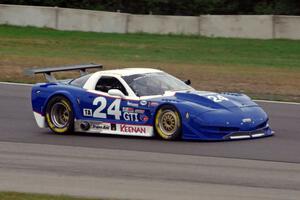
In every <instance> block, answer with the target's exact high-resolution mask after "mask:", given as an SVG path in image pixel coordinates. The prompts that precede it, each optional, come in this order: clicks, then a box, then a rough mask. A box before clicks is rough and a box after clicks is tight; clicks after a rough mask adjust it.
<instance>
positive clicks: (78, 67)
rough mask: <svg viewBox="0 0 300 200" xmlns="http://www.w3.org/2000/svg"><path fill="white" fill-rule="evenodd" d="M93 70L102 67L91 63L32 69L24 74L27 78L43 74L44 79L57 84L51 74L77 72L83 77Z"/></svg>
mask: <svg viewBox="0 0 300 200" xmlns="http://www.w3.org/2000/svg"><path fill="white" fill-rule="evenodd" d="M95 68H100V69H102V68H103V66H102V65H98V64H93V63H92V64H83V65H70V66H60V67H46V68H34V69H29V70H27V71H26V72H25V74H26V75H29V76H34V75H35V74H44V76H45V78H46V79H47V80H48V81H49V82H57V79H56V78H55V77H54V76H53V75H52V73H53V72H64V71H73V70H79V71H80V74H81V75H85V74H86V70H87V69H95Z"/></svg>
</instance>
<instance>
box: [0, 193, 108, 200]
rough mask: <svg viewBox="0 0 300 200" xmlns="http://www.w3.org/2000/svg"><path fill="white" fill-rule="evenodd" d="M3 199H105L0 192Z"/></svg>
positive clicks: (0, 197)
mask: <svg viewBox="0 0 300 200" xmlns="http://www.w3.org/2000/svg"><path fill="white" fill-rule="evenodd" d="M0 199H1V200H104V199H90V198H79V197H70V196H62V195H61V196H54V195H44V194H30V193H17V192H0Z"/></svg>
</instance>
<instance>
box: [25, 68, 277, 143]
mask: <svg viewBox="0 0 300 200" xmlns="http://www.w3.org/2000/svg"><path fill="white" fill-rule="evenodd" d="M91 68H102V66H101V65H95V64H88V65H76V66H64V67H54V68H44V69H32V70H30V71H29V72H30V73H31V74H32V75H33V74H39V73H42V74H44V75H45V77H46V79H47V80H48V82H47V83H38V84H35V85H34V86H33V87H32V107H33V113H34V117H35V119H36V122H37V124H38V126H39V127H40V128H47V127H48V128H49V129H51V130H52V131H53V132H54V133H59V134H67V133H71V132H85V133H95V134H113V135H124V136H143V137H153V136H159V137H160V138H162V139H165V140H176V139H185V140H234V139H250V138H259V137H265V136H271V135H273V131H272V130H271V128H270V127H269V124H268V115H267V114H266V112H265V111H264V110H263V109H262V108H261V107H259V106H258V105H257V104H256V103H255V102H253V101H252V100H251V99H250V98H249V97H248V96H246V95H244V94H238V93H215V92H206V91H197V90H195V89H194V88H192V87H191V86H190V83H191V82H190V81H185V82H184V81H181V80H179V79H177V78H175V77H174V76H172V75H170V74H167V73H165V72H163V71H161V70H158V69H149V68H125V69H116V70H100V71H97V72H94V73H86V70H87V69H91ZM70 70H80V72H81V76H80V77H77V78H75V79H72V80H63V81H59V80H57V79H56V78H55V77H54V76H53V72H61V71H70Z"/></svg>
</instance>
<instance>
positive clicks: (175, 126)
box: [154, 105, 181, 140]
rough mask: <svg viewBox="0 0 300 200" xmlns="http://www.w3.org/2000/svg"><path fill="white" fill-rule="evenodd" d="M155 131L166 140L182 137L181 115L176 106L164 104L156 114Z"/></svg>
mask: <svg viewBox="0 0 300 200" xmlns="http://www.w3.org/2000/svg"><path fill="white" fill-rule="evenodd" d="M154 123H155V131H156V133H157V135H158V136H159V137H161V138H162V139H164V140H177V139H179V138H180V137H181V117H180V114H179V112H178V111H177V109H176V108H175V107H174V106H171V105H165V106H162V107H161V108H160V109H159V110H158V111H157V113H156V116H155V122H154Z"/></svg>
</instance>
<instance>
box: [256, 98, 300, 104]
mask: <svg viewBox="0 0 300 200" xmlns="http://www.w3.org/2000/svg"><path fill="white" fill-rule="evenodd" d="M253 101H256V102H262V103H278V104H288V105H300V103H297V102H289V101H270V100H260V99H254V100H253Z"/></svg>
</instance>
